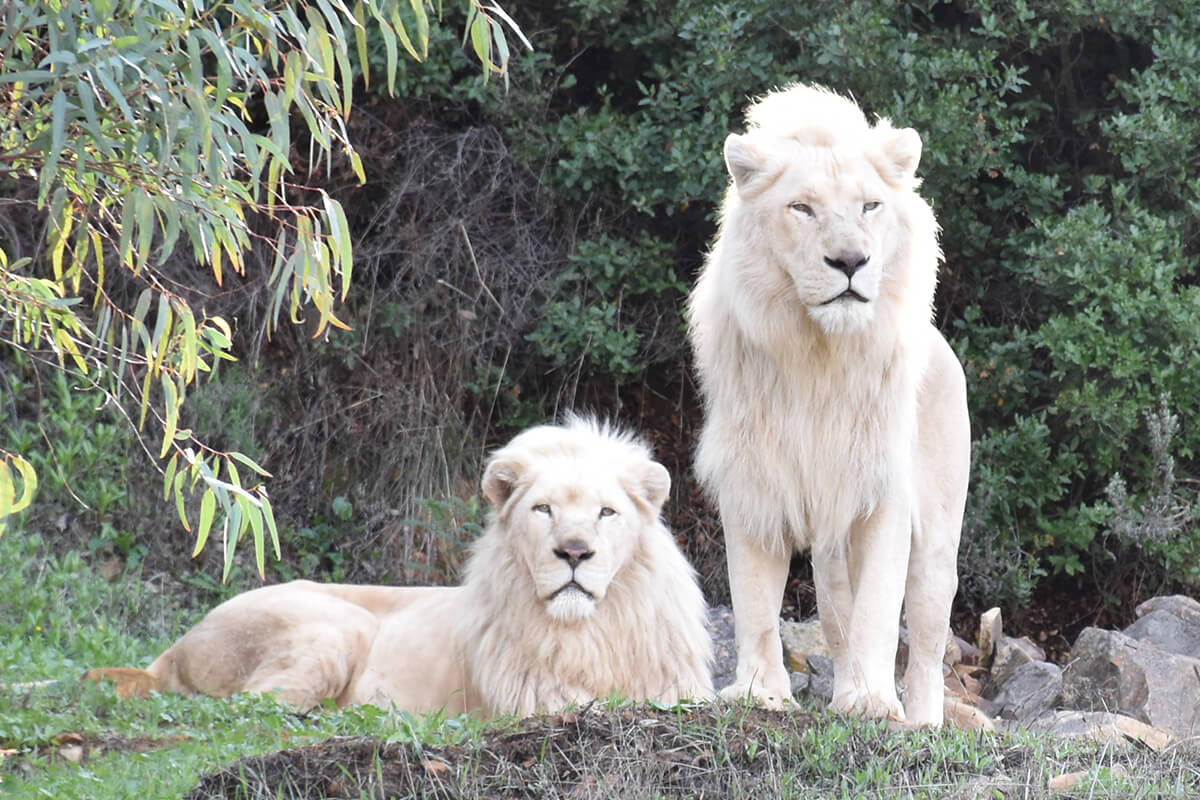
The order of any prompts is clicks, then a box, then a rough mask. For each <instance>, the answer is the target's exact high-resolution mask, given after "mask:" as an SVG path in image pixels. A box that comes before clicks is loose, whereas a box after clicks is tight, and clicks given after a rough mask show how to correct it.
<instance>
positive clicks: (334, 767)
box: [188, 708, 812, 800]
mask: <svg viewBox="0 0 1200 800" xmlns="http://www.w3.org/2000/svg"><path fill="white" fill-rule="evenodd" d="M811 724H812V717H810V716H809V715H807V714H803V713H796V712H791V713H783V712H769V711H764V710H761V709H747V710H745V711H744V713H735V714H729V713H728V712H726V713H725V714H722V715H720V716H719V717H718V716H717V715H715V714H714V713H712V712H711V711H708V710H697V711H679V710H670V711H658V710H653V709H646V708H636V709H624V710H618V711H604V710H598V709H595V708H589V709H585V710H582V711H579V712H575V713H569V714H560V715H556V716H552V717H543V718H539V719H530V720H525V721H524V722H521V723H517V724H515V725H513V726H512V727H511V728H507V729H500V730H495V731H491V732H489V733H487V734H485V735H484V736H483V737H482V738H481V739H480V740H479V741H476V742H472V743H468V744H462V745H455V746H451V747H424V746H422V745H420V744H417V743H412V742H402V743H389V742H383V741H380V740H378V739H372V738H365V737H362V738H360V737H353V738H339V739H331V740H329V741H327V742H323V743H321V744H318V745H312V746H309V747H302V748H297V749H294V750H284V751H281V752H278V753H269V754H264V755H258V756H249V757H246V758H243V759H240V760H239V761H237V762H235V763H234V764H232V765H230V766H229V767H227V768H225V769H224V770H222V771H220V772H217V773H213V774H210V775H207V776H205V777H203V778H202V779H201V781H200V783H199V784H198V785H197V786H196V787H195V788H194V789H193V790H192V792H191V793H190V794H189V795H188V800H211V798H239V799H240V798H247V799H249V798H260V797H263V798H266V797H270V798H318V797H321V798H343V797H345V798H358V797H462V796H479V797H495V798H503V797H563V796H570V797H581V798H585V797H596V796H611V795H612V794H613V793H614V791H619V792H620V793H621V794H622V795H627V796H639V795H641V794H646V795H647V796H653V795H658V796H661V795H662V794H666V795H668V796H682V795H686V796H691V797H714V798H715V797H731V796H734V795H737V794H742V795H745V796H768V795H769V794H770V787H772V786H777V785H778V780H779V775H778V769H779V764H778V763H777V759H776V758H774V757H772V748H771V746H770V742H772V741H778V740H779V737H780V736H781V735H788V734H798V733H800V732H801V731H803V730H804V729H806V728H808V727H809V726H811ZM756 788H758V789H761V790H762V793H761V794H760V792H759V791H756Z"/></svg>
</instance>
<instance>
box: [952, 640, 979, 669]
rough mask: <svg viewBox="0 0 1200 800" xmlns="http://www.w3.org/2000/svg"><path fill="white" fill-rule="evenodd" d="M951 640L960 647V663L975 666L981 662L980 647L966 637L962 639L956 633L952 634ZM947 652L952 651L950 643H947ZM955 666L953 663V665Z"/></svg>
mask: <svg viewBox="0 0 1200 800" xmlns="http://www.w3.org/2000/svg"><path fill="white" fill-rule="evenodd" d="M950 641H951V642H953V644H954V645H955V646H957V647H958V660H959V663H962V664H969V665H970V666H972V667H974V666H977V665H978V664H979V655H980V653H979V648H978V647H976V646H975V645H973V644H971V643H970V642H968V641H967V640H966V639H961V638H959V637H958V636H955V635H954V634H951V635H950ZM946 652H947V653H949V652H950V643H949V642H948V643H947V644H946ZM951 666H953V665H951Z"/></svg>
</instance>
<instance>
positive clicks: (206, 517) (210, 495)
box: [192, 487, 217, 558]
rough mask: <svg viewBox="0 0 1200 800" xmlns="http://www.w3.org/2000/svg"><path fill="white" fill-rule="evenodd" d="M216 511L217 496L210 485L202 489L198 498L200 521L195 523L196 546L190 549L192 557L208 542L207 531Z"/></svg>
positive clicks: (210, 526)
mask: <svg viewBox="0 0 1200 800" xmlns="http://www.w3.org/2000/svg"><path fill="white" fill-rule="evenodd" d="M216 511H217V498H216V494H215V493H214V492H213V490H212V488H211V487H206V488H205V489H204V496H203V497H201V498H200V521H199V522H198V523H197V525H196V546H195V548H193V549H192V558H195V557H196V556H198V555H200V553H201V551H203V550H204V545H205V544H207V543H208V532H209V530H210V529H211V528H212V522H213V515H214V514H215V513H216Z"/></svg>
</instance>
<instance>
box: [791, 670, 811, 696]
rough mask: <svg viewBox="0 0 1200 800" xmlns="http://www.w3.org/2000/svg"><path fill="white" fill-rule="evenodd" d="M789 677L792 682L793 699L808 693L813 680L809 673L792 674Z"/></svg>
mask: <svg viewBox="0 0 1200 800" xmlns="http://www.w3.org/2000/svg"><path fill="white" fill-rule="evenodd" d="M788 677H789V678H791V681H792V698H793V699H794V698H796V697H798V696H799V695H801V694H804V692H806V691H808V684H809V681H810V679H811V678H812V676H811V675H809V674H808V673H807V672H791V673H788Z"/></svg>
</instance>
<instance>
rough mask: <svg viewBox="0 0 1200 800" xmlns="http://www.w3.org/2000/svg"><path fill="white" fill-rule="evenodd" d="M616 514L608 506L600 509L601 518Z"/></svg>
mask: <svg viewBox="0 0 1200 800" xmlns="http://www.w3.org/2000/svg"><path fill="white" fill-rule="evenodd" d="M616 513H617V512H616V511H615V510H613V509H611V508H609V507H608V506H604V507H603V508H601V509H600V516H601V517H611V516H612V515H613V514H616Z"/></svg>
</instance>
